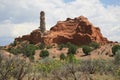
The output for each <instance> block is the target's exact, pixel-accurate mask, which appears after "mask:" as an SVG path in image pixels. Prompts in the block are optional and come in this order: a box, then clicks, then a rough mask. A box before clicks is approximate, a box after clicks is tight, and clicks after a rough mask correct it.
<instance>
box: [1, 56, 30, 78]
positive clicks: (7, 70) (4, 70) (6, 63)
mask: <svg viewBox="0 0 120 80" xmlns="http://www.w3.org/2000/svg"><path fill="white" fill-rule="evenodd" d="M28 66H29V63H27V62H26V61H25V60H22V59H19V58H18V57H9V58H8V57H4V56H2V55H0V80H9V79H11V78H12V79H14V80H22V79H23V78H24V77H25V75H26V74H27V73H28V71H29V67H28Z"/></svg>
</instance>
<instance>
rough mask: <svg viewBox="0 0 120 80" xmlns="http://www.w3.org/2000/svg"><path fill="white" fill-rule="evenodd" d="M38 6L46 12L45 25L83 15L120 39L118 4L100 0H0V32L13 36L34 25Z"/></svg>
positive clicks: (105, 33) (109, 34)
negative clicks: (104, 3) (65, 0)
mask: <svg viewBox="0 0 120 80" xmlns="http://www.w3.org/2000/svg"><path fill="white" fill-rule="evenodd" d="M41 10H44V11H45V12H46V25H47V29H49V28H51V27H52V26H53V25H55V24H56V22H57V21H58V20H65V18H67V17H70V18H74V17H77V16H80V15H84V16H86V17H88V19H89V20H90V21H91V22H92V23H93V24H94V25H95V26H98V27H100V28H101V31H102V33H103V35H105V36H106V37H108V38H109V39H110V40H115V41H120V38H118V37H119V33H120V25H119V21H120V11H119V10H120V6H113V5H109V6H107V7H104V6H103V4H102V3H101V2H100V0H75V1H72V2H69V3H64V1H63V0H19V1H18V0H10V1H8V0H0V28H1V29H0V32H1V33H0V36H11V37H17V36H19V35H23V34H27V33H30V32H31V31H32V30H34V29H36V28H38V27H39V12H40V11H41ZM6 29H7V30H8V31H5V30H6Z"/></svg>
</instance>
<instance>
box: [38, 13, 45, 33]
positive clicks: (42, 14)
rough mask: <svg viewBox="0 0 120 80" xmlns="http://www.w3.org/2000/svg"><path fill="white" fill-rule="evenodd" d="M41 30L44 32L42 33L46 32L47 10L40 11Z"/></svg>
mask: <svg viewBox="0 0 120 80" xmlns="http://www.w3.org/2000/svg"><path fill="white" fill-rule="evenodd" d="M39 28H40V31H41V32H42V34H44V32H45V31H46V28H45V12H44V11H41V12H40V27H39Z"/></svg>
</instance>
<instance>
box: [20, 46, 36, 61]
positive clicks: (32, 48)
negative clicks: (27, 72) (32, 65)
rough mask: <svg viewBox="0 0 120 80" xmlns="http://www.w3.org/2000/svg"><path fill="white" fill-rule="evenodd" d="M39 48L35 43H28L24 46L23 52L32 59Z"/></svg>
mask: <svg viewBox="0 0 120 80" xmlns="http://www.w3.org/2000/svg"><path fill="white" fill-rule="evenodd" d="M36 49H38V48H37V47H36V46H35V45H33V44H27V45H25V46H24V47H23V49H22V53H23V54H24V55H26V56H27V57H29V58H30V59H33V56H34V54H35V50H36Z"/></svg>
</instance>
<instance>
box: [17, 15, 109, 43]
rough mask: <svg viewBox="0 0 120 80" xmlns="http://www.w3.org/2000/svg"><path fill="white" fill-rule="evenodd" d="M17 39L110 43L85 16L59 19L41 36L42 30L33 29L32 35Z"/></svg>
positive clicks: (45, 41) (34, 41)
mask: <svg viewBox="0 0 120 80" xmlns="http://www.w3.org/2000/svg"><path fill="white" fill-rule="evenodd" d="M15 40H16V41H20V40H22V41H23V40H28V41H30V42H32V43H34V44H37V43H39V42H41V41H43V42H44V43H45V44H46V45H50V44H52V43H57V44H61V43H67V42H71V43H73V44H76V45H88V44H89V43H91V42H93V41H94V42H97V43H100V44H101V45H104V44H106V43H109V41H108V40H107V38H105V37H103V35H102V34H101V32H100V29H99V28H98V27H95V26H94V25H93V24H92V23H90V22H89V21H88V19H87V18H86V17H84V16H80V17H77V18H74V19H70V18H67V19H66V20H65V21H59V22H57V24H56V25H55V26H53V27H52V28H51V29H50V31H48V32H46V33H45V35H44V36H43V37H41V32H40V30H39V29H38V30H35V31H33V32H32V33H31V34H30V35H25V36H23V37H21V38H16V39H15Z"/></svg>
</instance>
